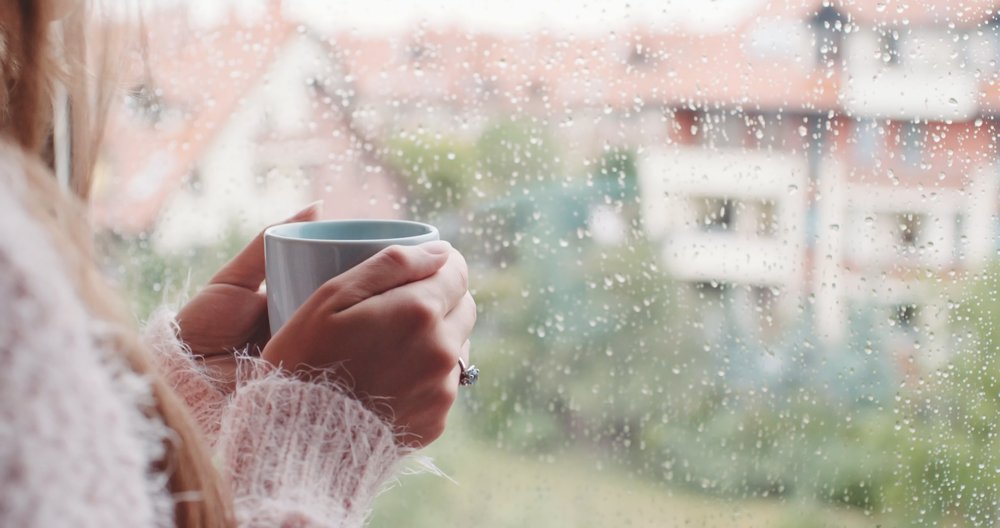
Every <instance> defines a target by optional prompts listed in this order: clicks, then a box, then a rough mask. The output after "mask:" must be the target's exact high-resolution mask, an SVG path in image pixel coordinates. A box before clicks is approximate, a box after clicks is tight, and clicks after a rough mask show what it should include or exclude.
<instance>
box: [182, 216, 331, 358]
mask: <svg viewBox="0 0 1000 528" xmlns="http://www.w3.org/2000/svg"><path fill="white" fill-rule="evenodd" d="M318 211H319V204H318V203H316V204H312V205H310V206H308V207H306V208H305V209H303V210H301V211H299V212H298V213H295V215H293V216H292V217H291V218H289V219H287V220H285V221H284V222H278V223H279V224H285V223H289V222H306V221H311V220H315V219H316V218H317V216H318V214H319V213H318ZM263 282H264V233H263V232H261V233H260V234H258V235H257V236H256V237H255V238H254V239H253V241H251V242H250V244H249V245H248V246H247V247H246V248H244V249H243V251H241V252H240V254H239V255H236V257H235V258H233V260H231V261H229V263H228V264H226V265H225V266H223V267H222V269H220V270H219V271H218V273H216V274H215V276H214V277H212V280H211V281H209V283H208V285H207V286H205V288H204V289H202V290H201V291H200V292H199V293H198V295H196V296H195V297H194V298H193V299H191V301H190V302H189V303H187V304H186V305H185V306H184V308H182V309H181V311H180V312H179V313H178V314H177V324H178V325H179V326H180V338H181V340H182V341H183V342H184V343H186V344H187V345H188V346H189V347H190V348H191V352H192V353H194V354H197V355H200V356H205V357H206V358H208V359H211V358H212V357H213V356H221V355H226V356H231V355H232V352H233V350H242V349H244V348H247V347H250V348H251V351H254V352H256V351H259V350H263V348H264V345H266V344H267V341H268V340H269V339H270V338H271V331H270V328H269V325H268V320H267V295H266V294H265V293H264V292H263V291H261V288H260V285H261V283H263Z"/></svg>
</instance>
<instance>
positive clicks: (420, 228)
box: [267, 220, 434, 242]
mask: <svg viewBox="0 0 1000 528" xmlns="http://www.w3.org/2000/svg"><path fill="white" fill-rule="evenodd" d="M433 232H434V228H433V227H431V226H429V225H427V224H421V223H419V222H408V221H404V220H328V221H321V222H300V223H295V224H283V225H279V226H274V227H271V228H269V229H268V230H267V234H268V235H269V236H274V237H279V238H290V239H299V240H330V241H364V242H371V241H376V240H393V239H399V238H411V237H417V236H423V235H428V234H431V233H433Z"/></svg>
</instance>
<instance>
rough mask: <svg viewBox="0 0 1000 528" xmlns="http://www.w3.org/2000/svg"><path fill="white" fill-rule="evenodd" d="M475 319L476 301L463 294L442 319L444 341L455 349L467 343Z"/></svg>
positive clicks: (467, 294)
mask: <svg viewBox="0 0 1000 528" xmlns="http://www.w3.org/2000/svg"><path fill="white" fill-rule="evenodd" d="M476 317H477V313H476V301H475V300H474V299H473V298H472V294H471V293H469V292H465V295H464V296H462V299H461V300H460V301H459V302H458V305H457V306H455V308H454V309H452V311H450V312H448V315H447V316H445V318H444V328H445V340H446V341H447V342H448V343H449V344H451V345H454V346H456V347H457V346H461V345H462V344H463V343H465V342H466V341H468V340H469V337H471V335H472V329H473V328H474V327H475V326H476ZM463 359H465V358H463Z"/></svg>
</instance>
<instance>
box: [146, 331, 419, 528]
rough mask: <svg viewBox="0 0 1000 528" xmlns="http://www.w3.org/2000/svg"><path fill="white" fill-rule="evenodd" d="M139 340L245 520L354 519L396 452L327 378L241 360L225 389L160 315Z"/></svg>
mask: <svg viewBox="0 0 1000 528" xmlns="http://www.w3.org/2000/svg"><path fill="white" fill-rule="evenodd" d="M146 340H147V342H149V343H150V346H151V347H152V348H153V349H154V350H155V351H156V355H157V356H158V358H159V359H158V362H159V364H160V365H161V366H162V368H164V369H165V375H166V376H167V377H168V379H169V380H170V382H171V384H172V385H173V386H174V387H175V389H176V390H177V391H178V393H179V394H180V395H181V396H182V398H184V400H185V401H187V402H188V405H189V406H190V407H191V409H192V412H193V413H194V415H195V417H196V418H197V419H198V422H199V423H200V424H201V425H202V428H203V430H204V431H205V432H206V434H207V435H209V436H210V442H211V443H212V444H213V445H214V446H215V450H216V453H217V455H218V457H217V458H218V460H219V461H220V463H221V464H222V465H223V466H224V469H225V471H226V473H227V474H228V476H229V478H230V483H231V486H232V490H233V495H234V500H235V507H236V513H237V517H238V519H239V521H240V524H241V526H248V527H271V526H281V527H289V528H291V527H302V528H305V527H321V526H322V527H355V526H361V525H363V524H364V520H365V519H366V517H367V515H368V512H369V510H370V508H371V504H372V501H373V499H374V497H375V496H376V495H377V494H378V492H379V491H381V489H382V488H383V487H384V486H385V484H386V482H387V480H388V479H390V478H391V477H392V476H393V474H394V473H395V470H396V467H397V465H398V463H399V461H400V460H401V459H402V457H403V456H404V455H405V452H404V450H403V449H401V448H400V447H398V445H397V444H396V441H395V435H394V432H393V430H392V428H391V427H390V426H389V425H388V424H387V423H385V422H384V421H383V420H381V419H380V418H379V417H378V416H377V415H376V414H374V413H373V412H371V411H370V410H368V409H367V408H366V407H365V406H364V405H363V404H362V403H361V402H359V401H358V400H357V399H355V398H353V397H352V396H351V395H350V394H348V393H347V392H346V391H345V390H343V389H342V388H341V387H339V386H338V385H337V384H336V383H334V382H332V381H323V380H316V381H302V380H299V379H297V378H293V377H290V376H288V375H286V374H284V373H282V372H281V371H279V370H278V369H275V368H272V367H270V366H269V365H267V364H266V363H265V362H263V361H261V360H257V359H253V358H241V359H240V360H239V361H240V366H239V369H238V375H237V384H236V389H235V391H234V392H233V393H232V394H230V395H227V394H225V392H224V391H223V389H222V387H221V384H219V383H218V382H216V381H215V380H213V379H212V378H211V376H209V375H208V374H207V373H206V371H205V370H204V369H203V368H202V367H201V366H200V365H199V364H198V362H197V361H196V360H195V359H194V358H193V357H192V356H191V354H190V353H189V352H188V351H187V349H186V347H184V346H183V344H182V343H181V342H180V341H179V340H178V339H177V333H176V325H175V324H174V323H173V319H172V318H171V317H170V316H169V314H164V313H162V312H161V313H160V314H158V315H157V316H156V317H154V318H153V319H152V320H151V321H150V323H149V325H148V328H147V331H146Z"/></svg>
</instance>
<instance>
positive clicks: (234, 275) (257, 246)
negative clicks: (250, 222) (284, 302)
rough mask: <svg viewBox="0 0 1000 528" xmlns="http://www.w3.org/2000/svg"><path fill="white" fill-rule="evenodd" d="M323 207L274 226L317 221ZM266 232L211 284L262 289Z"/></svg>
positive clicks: (309, 207)
mask: <svg viewBox="0 0 1000 528" xmlns="http://www.w3.org/2000/svg"><path fill="white" fill-rule="evenodd" d="M321 205H322V202H313V203H311V204H309V205H307V206H306V207H305V208H304V209H302V210H301V211H299V212H297V213H295V214H294V215H292V216H291V217H289V218H287V219H285V220H283V221H281V222H277V223H275V224H272V225H280V224H289V223H292V222H308V221H312V220H315V219H316V218H317V217H318V216H319V209H320V206H321ZM268 227H271V226H268ZM264 231H266V229H265V230H264ZM264 231H261V232H260V233H259V234H258V235H257V236H256V237H254V239H253V240H251V241H250V243H249V244H248V245H247V247H245V248H243V251H240V253H239V254H238V255H236V256H235V257H233V259H232V260H230V261H229V263H228V264H226V265H225V266H223V267H222V269H220V270H219V272H218V273H216V274H215V276H214V277H212V280H210V281H209V284H231V285H233V286H238V287H240V288H246V289H248V290H254V291H256V290H257V289H258V288H260V284H261V283H262V282H264Z"/></svg>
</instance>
